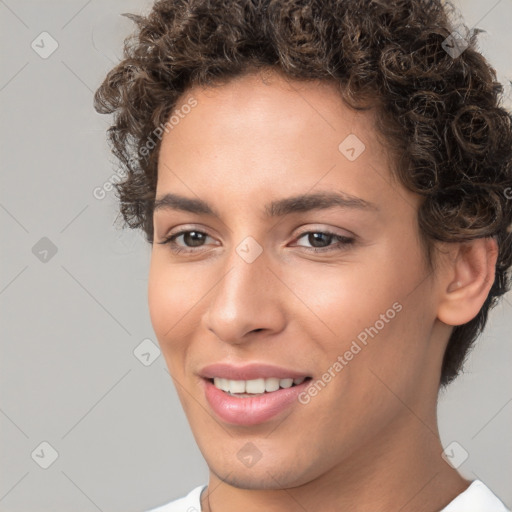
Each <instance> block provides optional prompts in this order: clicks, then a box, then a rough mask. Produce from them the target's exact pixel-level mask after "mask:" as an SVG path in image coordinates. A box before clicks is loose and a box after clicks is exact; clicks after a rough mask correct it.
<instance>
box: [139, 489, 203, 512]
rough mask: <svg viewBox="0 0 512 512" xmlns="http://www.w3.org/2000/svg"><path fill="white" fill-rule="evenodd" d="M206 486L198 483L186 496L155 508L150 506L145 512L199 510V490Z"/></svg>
mask: <svg viewBox="0 0 512 512" xmlns="http://www.w3.org/2000/svg"><path fill="white" fill-rule="evenodd" d="M205 488H206V484H205V485H200V486H198V487H196V488H195V489H192V490H191V491H190V492H189V493H188V494H187V495H186V496H184V497H183V498H179V499H177V500H174V501H171V502H169V503H166V504H165V505H161V506H159V507H157V508H152V509H151V510H147V511H146V512H201V500H200V496H201V492H202V491H203V489H205Z"/></svg>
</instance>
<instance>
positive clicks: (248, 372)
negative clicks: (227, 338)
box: [199, 363, 308, 380]
mask: <svg viewBox="0 0 512 512" xmlns="http://www.w3.org/2000/svg"><path fill="white" fill-rule="evenodd" d="M199 375H200V376H201V377H203V378H205V379H213V378H214V377H219V378H221V379H229V380H252V379H261V378H263V379H268V378H271V377H275V378H278V379H287V378H290V379H297V378H300V377H308V374H306V373H303V372H297V371H295V370H290V369H288V368H283V367H281V366H275V365H272V364H258V363H251V364H246V365H243V366H235V365H233V364H230V363H214V364H209V365H207V366H205V367H204V368H203V369H202V370H201V371H200V372H199Z"/></svg>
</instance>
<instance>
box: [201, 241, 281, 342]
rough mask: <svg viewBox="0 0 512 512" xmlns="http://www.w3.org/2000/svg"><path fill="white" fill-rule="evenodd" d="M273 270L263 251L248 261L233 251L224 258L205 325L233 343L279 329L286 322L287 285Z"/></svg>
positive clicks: (247, 340)
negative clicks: (230, 255) (221, 275)
mask: <svg viewBox="0 0 512 512" xmlns="http://www.w3.org/2000/svg"><path fill="white" fill-rule="evenodd" d="M275 274H278V269H276V268H273V269H272V270H271V269H270V268H269V260H268V258H267V257H266V254H265V251H263V252H262V253H261V254H260V256H258V258H256V260H254V261H252V262H250V263H248V262H247V261H245V260H244V259H243V258H241V257H240V256H239V255H238V254H237V253H236V251H233V254H232V257H231V258H227V259H226V262H225V267H224V268H223V277H222V278H221V279H220V281H219V282H218V283H217V284H216V285H215V286H214V288H213V289H212V291H211V293H212V295H211V298H210V302H209V304H208V308H207V310H206V311H205V314H204V316H203V323H204V326H205V327H206V328H207V329H208V330H209V331H211V332H213V333H214V334H215V335H216V336H217V337H218V338H219V339H221V340H223V341H224V342H226V343H230V344H233V345H240V344H244V343H247V342H249V341H250V340H254V339H256V338H255V337H254V336H253V335H252V334H253V333H256V332H261V334H264V333H266V334H267V335H270V334H275V333H278V332H280V331H281V330H282V329H284V326H285V322H286V315H285V311H284V307H283V304H284V302H283V301H285V300H286V297H285V295H284V293H285V291H286V287H285V286H284V285H283V283H282V282H281V281H280V280H279V279H278V278H277V277H276V275H275ZM258 338H260V336H258Z"/></svg>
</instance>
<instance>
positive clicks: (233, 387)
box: [228, 380, 246, 393]
mask: <svg viewBox="0 0 512 512" xmlns="http://www.w3.org/2000/svg"><path fill="white" fill-rule="evenodd" d="M228 382H229V391H230V392H231V393H245V382H246V381H245V380H228Z"/></svg>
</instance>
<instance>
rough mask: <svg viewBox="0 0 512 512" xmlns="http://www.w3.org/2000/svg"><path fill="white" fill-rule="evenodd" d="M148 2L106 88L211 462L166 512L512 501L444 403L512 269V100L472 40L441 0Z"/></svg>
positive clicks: (156, 287) (102, 98)
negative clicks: (511, 106) (444, 440)
mask: <svg viewBox="0 0 512 512" xmlns="http://www.w3.org/2000/svg"><path fill="white" fill-rule="evenodd" d="M132 17H133V16H132ZM133 19H134V20H135V21H136V23H137V25H138V30H137V33H136V34H135V35H134V36H133V38H131V39H130V40H129V41H128V43H127V44H126V48H125V56H124V59H123V60H122V62H121V63H120V64H118V65H117V66H116V67H115V68H114V69H113V70H112V71H110V72H109V74H108V76H107V77H106V79H105V81H104V82H103V84H102V85H101V87H100V88H99V90H98V91H97V93H96V96H95V105H96V108H97V110H98V111H100V112H102V113H113V114H114V121H113V125H112V128H111V129H110V132H109V133H110V138H111V139H110V140H111V142H112V145H113V150H114V152H115V154H116V155H117V157H118V158H119V159H120V161H121V163H122V164H123V166H124V168H125V169H126V172H127V175H126V179H125V181H124V182H123V183H122V184H119V185H118V195H119V199H120V203H121V212H122V214H123V216H124V219H125V221H126V223H127V224H128V225H129V226H130V227H132V228H141V229H143V230H144V232H145V234H146V236H147V240H148V241H149V242H150V243H151V244H152V255H151V266H150V275H149V288H148V293H149V308H150V314H151V321H152V324H153V327H154V330H155V333H156V336H157V338H158V341H159V344H160V346H161V349H162V352H163V355H164V357H165V360H166V363H167V365H168V368H169V372H170V374H171V376H172V378H173V380H174V383H175V385H176V389H177V392H178V395H179V398H180V401H181V404H182V406H183V408H184V411H185V413H186V415H187V418H188V420H189V423H190V426H191V429H192V431H193V433H194V436H195V439H196V441H197V443H198V446H199V448H200V450H201V452H202V454H203V456H204V458H205V460H206V462H207V464H208V467H209V481H208V484H207V485H206V484H204V485H201V486H198V487H197V488H195V489H193V490H192V491H191V492H190V494H188V496H186V497H184V498H182V499H180V500H177V501H175V502H173V503H168V504H166V505H163V506H161V507H158V508H156V509H154V511H155V512H157V511H158V512H172V511H187V512H190V511H197V512H199V511H203V512H232V511H240V510H243V511H245V512H248V511H260V510H265V511H297V510H304V511H320V510H321V511H341V510H350V511H370V510H371V511H374V510H379V511H380V512H387V511H389V512H391V511H393V512H396V511H398V510H400V511H403V512H405V511H415V512H438V511H441V510H442V511H443V512H470V511H481V512H498V511H504V510H506V509H505V506H504V505H503V504H502V503H501V502H500V501H499V499H498V498H497V497H496V496H495V495H494V494H493V493H492V492H491V491H490V490H489V489H488V488H487V487H486V486H485V485H484V484H483V482H481V481H479V480H476V481H474V482H469V481H467V480H466V479H464V478H463V477H462V476H461V475H460V474H459V473H458V472H457V471H456V470H455V469H454V468H453V467H452V466H451V465H450V464H448V463H447V460H449V457H446V455H445V456H443V447H442V446H441V442H440V438H439V433H438V426H437V415H436V404H437V396H438V391H439V388H440V386H445V385H447V384H448V383H449V382H450V381H451V380H453V379H454V378H455V377H456V375H457V374H458V373H459V371H460V369H461V365H462V363H463V361H464V357H465V355H466V353H467V351H468V349H469V348H470V346H471V345H472V344H473V342H474V341H475V339H476V338H477V336H478V334H479V333H480V332H481V330H482V328H483V327H484V325H485V322H486V319H487V315H488V312H489V309H490V308H491V307H492V306H493V305H495V304H496V302H497V300H498V298H499V297H500V296H501V295H503V294H504V293H505V292H506V291H507V290H508V288H509V278H508V274H507V272H508V270H509V268H510V265H511V251H510V249H511V235H510V232H511V230H510V226H511V222H512V207H511V204H510V200H509V199H508V198H509V197H510V194H508V193H507V190H509V191H510V190H512V189H511V188H510V187H511V186H512V129H511V117H510V115H509V113H508V112H507V111H506V110H505V109H504V108H502V107H501V106H500V93H501V88H500V85H499V84H498V83H497V82H496V78H495V73H494V71H493V69H492V68H491V67H490V65H489V64H488V63H487V62H486V60H485V59H484V58H483V56H482V55H481V54H480V53H478V52H477V50H476V49H475V35H474V34H471V33H468V34H462V36H461V37H459V35H460V34H454V32H453V30H454V29H453V27H452V26H451V23H450V21H449V17H448V14H447V7H446V5H445V4H444V3H442V2H440V1H435V0H433V1H430V0H429V1H426V0H409V1H406V0H392V1H385V2H384V1H380V0H343V1H341V0H322V1H314V0H224V1H218V2H217V1H209V0H162V1H158V2H156V3H155V4H154V6H153V8H152V10H151V12H150V13H149V15H148V16H145V17H141V16H138V17H133ZM459 30H460V29H459Z"/></svg>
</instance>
